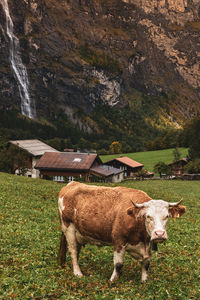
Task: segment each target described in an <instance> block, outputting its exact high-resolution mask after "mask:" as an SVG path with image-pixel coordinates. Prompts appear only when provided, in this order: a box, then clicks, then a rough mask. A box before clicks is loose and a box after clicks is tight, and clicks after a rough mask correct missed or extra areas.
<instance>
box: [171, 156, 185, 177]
mask: <svg viewBox="0 0 200 300" xmlns="http://www.w3.org/2000/svg"><path fill="white" fill-rule="evenodd" d="M187 163H188V160H187V158H181V159H179V160H177V161H174V162H171V163H169V164H168V166H169V167H170V170H171V173H172V174H173V175H182V174H183V173H184V167H185V166H186V165H187Z"/></svg>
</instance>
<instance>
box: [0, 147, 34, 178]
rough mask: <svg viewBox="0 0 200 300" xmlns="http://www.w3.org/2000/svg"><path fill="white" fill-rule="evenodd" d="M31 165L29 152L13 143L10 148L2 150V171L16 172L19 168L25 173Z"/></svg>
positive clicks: (0, 167)
mask: <svg viewBox="0 0 200 300" xmlns="http://www.w3.org/2000/svg"><path fill="white" fill-rule="evenodd" d="M29 167H30V161H29V156H28V153H27V152H26V151H24V150H22V149H19V148H18V147H16V146H14V145H11V146H10V147H9V148H8V149H6V148H4V149H3V150H1V151H0V171H2V172H7V173H11V174H14V173H15V170H17V169H18V171H19V174H20V175H24V174H25V173H26V172H27V170H28V168H29Z"/></svg>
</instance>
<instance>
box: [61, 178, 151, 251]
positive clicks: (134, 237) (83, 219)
mask: <svg viewBox="0 0 200 300" xmlns="http://www.w3.org/2000/svg"><path fill="white" fill-rule="evenodd" d="M59 197H64V200H63V205H64V206H65V209H64V211H63V212H62V220H63V221H64V223H65V224H66V225H67V226H68V225H69V223H70V222H72V223H73V224H74V225H75V227H76V228H77V230H78V231H79V232H80V233H81V234H82V235H84V236H89V237H92V238H94V239H97V240H101V241H103V242H108V243H114V245H115V248H117V249H119V251H120V249H121V246H122V245H124V244H125V243H126V242H127V241H128V242H129V243H131V244H137V243H139V242H140V241H145V240H146V239H147V235H146V230H145V225H144V221H143V219H137V211H138V209H137V208H134V207H133V206H132V204H131V200H133V201H134V202H136V203H143V202H147V201H149V200H151V198H150V197H149V196H148V195H147V194H146V193H145V192H143V191H139V190H135V189H129V188H124V187H116V188H110V187H102V186H89V185H85V184H81V183H77V182H73V183H71V184H70V185H68V186H65V187H64V188H62V190H61V191H60V193H59ZM74 209H76V214H75V213H74ZM128 210H130V211H131V214H129V213H128V212H127V211H128Z"/></svg>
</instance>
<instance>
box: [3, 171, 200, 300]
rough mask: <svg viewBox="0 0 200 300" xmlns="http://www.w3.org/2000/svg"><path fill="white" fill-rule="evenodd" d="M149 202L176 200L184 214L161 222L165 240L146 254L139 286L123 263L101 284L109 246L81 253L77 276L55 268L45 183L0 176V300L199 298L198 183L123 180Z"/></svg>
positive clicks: (53, 213) (55, 232)
mask: <svg viewBox="0 0 200 300" xmlns="http://www.w3.org/2000/svg"><path fill="white" fill-rule="evenodd" d="M121 185H123V186H129V187H134V188H138V189H142V190H144V191H146V192H147V193H148V194H149V195H150V196H152V197H154V198H155V199H160V198H162V199H164V200H168V201H177V200H179V199H180V198H183V200H184V204H185V205H186V206H187V213H186V214H185V215H184V216H183V217H182V218H180V219H176V220H173V219H172V220H169V224H168V237H169V239H168V241H167V242H166V244H162V245H159V251H158V252H153V256H152V260H151V266H150V279H149V281H148V282H147V283H145V284H142V283H140V276H141V271H140V264H139V263H138V262H136V261H135V260H134V259H132V258H131V257H130V256H129V255H127V256H126V259H125V265H124V268H123V273H122V276H121V277H120V279H119V280H118V281H116V282H114V283H112V284H111V283H110V282H109V278H110V276H111V273H112V270H113V258H112V254H113V251H112V247H102V248H97V247H95V246H86V247H85V248H83V249H82V251H81V254H80V265H81V269H82V271H83V273H84V274H85V277H83V278H81V279H80V278H76V277H74V276H73V274H72V271H71V260H70V259H69V257H68V258H67V263H66V268H64V269H62V268H60V267H59V266H58V264H57V260H56V257H57V252H58V247H59V238H60V226H59V220H58V215H57V194H58V192H59V190H60V188H61V187H62V185H60V184H56V183H53V182H49V181H45V180H39V179H31V178H24V177H18V176H13V175H8V174H3V173H0V299H52V300H53V299H116V300H117V299H144V300H146V299H152V300H153V299H159V300H163V299H173V300H174V299H177V300H179V299H187V300H188V299H200V284H199V282H200V268H199V267H200V248H199V245H200V235H199V232H200V223H199V217H200V216H199V213H200V183H199V182H197V181H167V180H164V181H161V180H159V181H137V182H136V181H133V182H131V181H128V182H124V183H122V184H121Z"/></svg>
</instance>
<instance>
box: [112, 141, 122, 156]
mask: <svg viewBox="0 0 200 300" xmlns="http://www.w3.org/2000/svg"><path fill="white" fill-rule="evenodd" d="M110 153H111V154H118V153H122V145H121V144H120V143H119V142H117V141H116V142H112V144H111V145H110Z"/></svg>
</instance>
